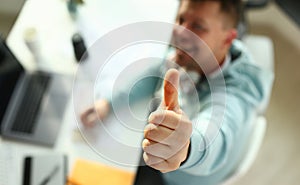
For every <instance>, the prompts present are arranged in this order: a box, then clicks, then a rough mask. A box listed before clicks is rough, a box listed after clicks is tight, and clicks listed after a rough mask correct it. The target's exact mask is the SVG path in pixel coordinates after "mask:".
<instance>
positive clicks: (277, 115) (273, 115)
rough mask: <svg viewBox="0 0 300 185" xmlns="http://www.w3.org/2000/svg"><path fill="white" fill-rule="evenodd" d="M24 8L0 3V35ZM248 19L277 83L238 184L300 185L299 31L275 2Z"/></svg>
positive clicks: (18, 2)
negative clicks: (262, 132) (265, 45)
mask: <svg viewBox="0 0 300 185" xmlns="http://www.w3.org/2000/svg"><path fill="white" fill-rule="evenodd" d="M22 4H23V0H0V33H1V34H2V35H4V37H6V35H7V34H8V30H10V28H11V27H12V25H13V22H14V20H15V19H16V16H17V13H18V11H19V10H20V8H21V6H22ZM296 4H297V3H296ZM298 5H299V3H298ZM45 8H46V7H45ZM298 8H300V7H298ZM245 15H246V18H247V20H248V26H249V27H248V29H249V30H248V31H249V32H250V33H251V34H256V35H265V36H268V37H269V38H271V39H272V41H273V44H274V54H275V61H274V64H275V83H274V87H273V92H272V97H271V101H270V104H269V108H268V110H267V112H266V118H267V121H268V126H267V132H266V136H265V139H264V141H263V145H262V147H261V150H260V151H259V154H258V156H257V158H256V160H255V162H254V164H253V165H252V167H251V169H250V171H249V172H248V173H247V174H246V175H245V176H244V177H242V178H241V179H240V180H238V182H236V183H235V185H239V184H240V185H253V184H255V185H266V184H272V185H287V184H288V185H294V184H299V181H300V144H299V141H300V134H299V132H300V121H299V120H300V108H299V105H300V99H299V97H298V95H299V94H300V72H299V69H300V28H299V25H297V23H296V22H295V21H294V20H292V19H291V18H290V17H289V16H288V15H287V14H286V12H284V11H283V10H282V9H281V8H280V7H279V6H278V4H276V3H275V2H273V1H271V2H270V3H268V4H267V5H266V6H265V7H263V8H256V9H251V10H247V12H246V14H245Z"/></svg>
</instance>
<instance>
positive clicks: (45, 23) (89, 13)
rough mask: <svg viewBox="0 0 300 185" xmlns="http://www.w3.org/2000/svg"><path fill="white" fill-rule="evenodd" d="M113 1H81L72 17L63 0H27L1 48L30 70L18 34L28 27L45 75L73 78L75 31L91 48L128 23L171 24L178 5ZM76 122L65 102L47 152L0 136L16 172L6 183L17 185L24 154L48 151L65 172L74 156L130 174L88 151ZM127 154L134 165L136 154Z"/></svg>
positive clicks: (29, 57)
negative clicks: (60, 158) (59, 158)
mask: <svg viewBox="0 0 300 185" xmlns="http://www.w3.org/2000/svg"><path fill="white" fill-rule="evenodd" d="M119 3H120V4H119V5H118V6H115V3H112V2H111V1H110V0H99V1H96V0H86V1H85V5H84V6H82V7H80V9H79V12H80V15H79V17H77V19H73V18H72V17H71V16H70V14H69V12H68V10H67V4H66V1H64V0H43V1H41V0H27V1H26V2H25V5H24V7H23V9H22V11H21V13H20V15H19V17H18V19H17V21H16V23H15V25H14V27H13V29H12V31H11V33H10V34H9V36H8V38H7V44H8V46H9V47H10V48H11V50H12V51H13V53H14V54H15V55H16V57H17V58H18V59H19V60H20V62H21V63H22V64H23V65H24V67H25V68H26V69H28V70H35V69H36V66H37V64H36V61H34V57H33V55H32V53H31V52H30V51H29V49H28V47H27V46H26V44H25V43H24V37H23V35H24V31H25V30H26V29H27V28H32V27H33V28H35V29H36V30H37V33H38V42H39V44H40V47H41V51H42V56H43V60H42V61H39V62H41V63H40V64H39V66H40V67H41V68H42V69H44V70H47V71H55V72H59V73H64V74H74V73H75V71H76V68H77V64H76V62H75V57H74V54H73V48H72V43H71V37H72V35H73V34H74V33H75V32H80V33H82V34H83V35H84V36H85V39H86V42H87V46H91V45H92V44H93V42H95V40H96V39H98V38H99V37H101V36H102V35H103V34H105V33H107V32H109V31H111V30H113V29H115V28H117V27H119V26H122V25H126V24H128V23H133V22H138V21H146V20H147V21H149V20H151V21H164V22H171V23H172V22H173V21H174V17H175V14H176V11H177V6H178V2H177V1H176V0H164V1H163V2H162V1H161V0H144V1H140V0H129V1H119ZM165 10H168V11H165ZM137 15H138V16H137ZM112 122H113V121H112ZM76 124H77V122H76V119H75V115H74V107H73V104H72V99H71V98H70V101H69V104H68V108H67V110H66V114H65V117H64V120H63V121H62V128H61V130H60V134H59V137H58V138H57V141H56V145H55V146H54V147H53V148H47V147H43V146H38V145H33V144H27V143H22V142H17V141H11V140H4V139H1V138H0V146H1V147H2V148H10V149H11V151H12V152H13V153H14V154H15V157H14V164H15V165H12V167H13V169H12V170H13V171H15V172H16V173H15V174H14V177H15V178H14V181H15V182H13V183H12V184H14V185H21V177H22V160H23V157H24V156H25V155H27V154H40V153H49V152H57V153H64V154H67V155H68V157H69V168H70V169H72V165H73V162H74V160H75V159H76V158H79V157H80V158H85V159H89V160H94V161H99V162H102V163H105V164H109V165H114V166H118V167H120V168H124V169H126V170H130V171H135V170H136V167H134V166H120V165H117V164H116V163H113V162H111V161H109V160H107V159H105V158H103V157H101V156H100V155H98V154H97V153H96V152H94V151H93V150H92V149H91V148H90V147H89V146H88V145H87V144H86V142H84V140H82V138H81V137H80V135H78V134H79V133H78V132H76V131H74V128H75V127H76ZM129 134H130V132H129ZM125 136H126V134H125ZM138 137H139V139H136V138H135V137H131V139H133V140H135V142H136V143H137V144H139V142H140V141H141V138H142V135H141V136H138ZM80 138H81V139H80ZM115 153H119V155H122V154H124V153H121V152H114V154H115ZM129 155H130V157H131V158H134V159H136V162H138V159H139V155H140V152H136V153H135V154H129ZM8 185H9V184H8Z"/></svg>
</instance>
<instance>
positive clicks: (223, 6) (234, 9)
mask: <svg viewBox="0 0 300 185" xmlns="http://www.w3.org/2000/svg"><path fill="white" fill-rule="evenodd" d="M180 1H192V2H206V1H215V2H219V3H220V11H221V12H223V13H225V14H227V15H228V16H229V18H230V19H231V20H232V23H233V27H237V26H238V23H239V21H240V18H241V16H242V11H243V4H242V1H241V0H180Z"/></svg>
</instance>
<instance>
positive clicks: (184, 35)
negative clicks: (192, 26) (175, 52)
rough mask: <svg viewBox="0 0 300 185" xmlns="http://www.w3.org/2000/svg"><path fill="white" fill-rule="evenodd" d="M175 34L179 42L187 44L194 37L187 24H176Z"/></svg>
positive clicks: (176, 40)
mask: <svg viewBox="0 0 300 185" xmlns="http://www.w3.org/2000/svg"><path fill="white" fill-rule="evenodd" d="M173 35H174V39H175V42H176V43H177V44H187V43H189V42H191V39H192V32H191V31H190V30H189V29H188V25H187V24H182V25H180V26H179V25H177V26H175V28H174V33H173Z"/></svg>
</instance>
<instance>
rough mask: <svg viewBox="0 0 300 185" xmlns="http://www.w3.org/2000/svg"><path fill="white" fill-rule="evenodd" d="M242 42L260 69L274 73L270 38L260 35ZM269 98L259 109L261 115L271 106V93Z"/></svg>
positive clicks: (244, 39) (245, 38) (247, 37)
mask: <svg viewBox="0 0 300 185" xmlns="http://www.w3.org/2000/svg"><path fill="white" fill-rule="evenodd" d="M242 41H243V43H244V44H245V45H246V46H247V48H248V49H249V51H250V53H251V54H252V56H253V58H254V61H255V62H256V64H257V65H258V66H259V67H261V68H262V69H266V70H268V71H271V72H274V48H273V42H272V40H271V39H270V38H268V37H265V36H258V35H246V36H245V37H244V38H243V39H242ZM271 85H272V84H271ZM269 89H271V87H270V88H269ZM267 96H268V97H266V98H265V99H264V101H263V102H262V103H261V105H260V107H258V113H259V114H263V113H264V112H265V110H266V108H267V106H268V104H269V101H270V96H271V93H268V94H267Z"/></svg>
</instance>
